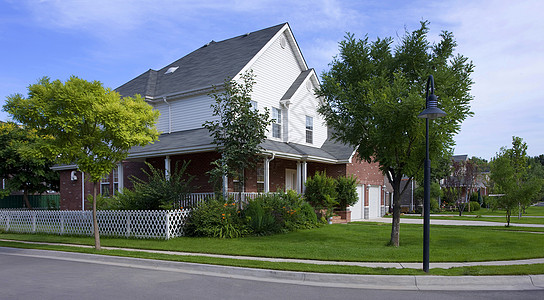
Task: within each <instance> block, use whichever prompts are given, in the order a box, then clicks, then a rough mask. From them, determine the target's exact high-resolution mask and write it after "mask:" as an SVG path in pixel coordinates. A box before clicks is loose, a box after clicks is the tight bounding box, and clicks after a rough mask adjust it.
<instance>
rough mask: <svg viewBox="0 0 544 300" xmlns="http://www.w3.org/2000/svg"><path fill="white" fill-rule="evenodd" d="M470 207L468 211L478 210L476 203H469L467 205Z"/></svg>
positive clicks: (478, 206)
mask: <svg viewBox="0 0 544 300" xmlns="http://www.w3.org/2000/svg"><path fill="white" fill-rule="evenodd" d="M469 205H470V211H477V210H480V208H481V207H480V203H478V202H476V201H470V203H469Z"/></svg>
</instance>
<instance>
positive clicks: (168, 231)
mask: <svg viewBox="0 0 544 300" xmlns="http://www.w3.org/2000/svg"><path fill="white" fill-rule="evenodd" d="M165 216H166V239H167V240H169V239H170V212H169V211H166V214H165Z"/></svg>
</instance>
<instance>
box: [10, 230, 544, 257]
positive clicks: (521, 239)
mask: <svg viewBox="0 0 544 300" xmlns="http://www.w3.org/2000/svg"><path fill="white" fill-rule="evenodd" d="M534 231H538V229H537V230H535V229H533V228H517V230H511V228H505V227H504V226H498V227H472V226H432V227H431V244H430V251H431V253H430V255H431V262H455V261H461V262H463V261H487V260H511V259H524V258H541V257H544V234H538V233H532V232H534ZM390 233H391V225H390V224H379V223H378V224H377V223H351V224H347V225H346V224H335V225H328V226H323V227H320V228H316V229H312V230H302V231H298V232H291V233H287V234H278V235H273V236H264V237H245V238H238V239H214V238H188V237H181V238H175V239H171V240H167V241H166V240H137V239H124V238H119V239H117V238H105V237H103V238H102V245H103V246H113V247H128V248H139V249H156V250H170V251H186V252H201V253H215V254H230V255H248V256H262V257H281V258H299V259H318V260H338V261H366V262H419V261H421V260H422V258H421V256H422V254H421V248H422V226H421V225H412V224H402V225H401V235H400V236H401V240H400V244H401V247H399V248H395V247H390V246H387V245H386V244H387V242H388V241H389V236H390ZM0 238H2V239H15V240H31V241H47V242H59V243H77V244H86V245H92V244H93V238H92V237H70V236H58V235H43V234H11V233H9V234H8V233H4V234H0Z"/></svg>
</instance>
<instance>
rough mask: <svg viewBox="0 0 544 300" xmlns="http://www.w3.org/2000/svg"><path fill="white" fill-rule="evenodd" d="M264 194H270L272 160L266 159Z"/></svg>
mask: <svg viewBox="0 0 544 300" xmlns="http://www.w3.org/2000/svg"><path fill="white" fill-rule="evenodd" d="M264 192H265V193H269V192H270V159H269V158H268V157H265V158H264Z"/></svg>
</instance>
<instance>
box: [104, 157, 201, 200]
mask: <svg viewBox="0 0 544 300" xmlns="http://www.w3.org/2000/svg"><path fill="white" fill-rule="evenodd" d="M188 165H189V162H183V165H182V166H181V168H178V164H176V166H175V168H174V171H173V172H172V173H171V174H170V177H169V178H166V176H165V174H164V170H160V169H156V168H154V167H153V166H152V165H150V164H147V166H148V167H149V171H146V170H144V173H145V174H146V175H147V177H148V178H147V180H142V179H139V178H136V177H132V178H131V181H132V184H133V186H134V189H133V190H128V189H123V192H122V193H117V194H116V195H114V196H112V197H108V198H106V197H99V198H98V202H97V205H98V207H100V209H114V210H159V209H178V208H180V200H182V199H185V198H186V197H187V196H188V195H189V194H190V193H191V192H192V190H193V188H194V187H193V186H192V185H191V182H192V181H193V179H194V176H192V175H186V174H185V170H186V169H187V166H188Z"/></svg>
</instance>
